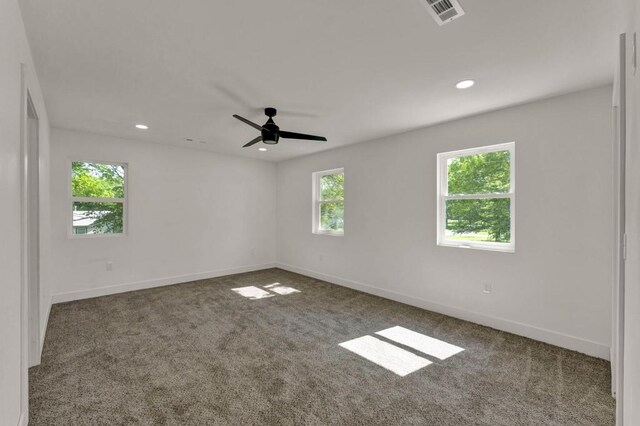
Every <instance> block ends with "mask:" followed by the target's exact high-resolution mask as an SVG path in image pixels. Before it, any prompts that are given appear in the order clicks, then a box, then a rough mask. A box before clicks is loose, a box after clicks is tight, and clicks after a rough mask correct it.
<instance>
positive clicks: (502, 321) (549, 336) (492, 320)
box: [276, 263, 611, 361]
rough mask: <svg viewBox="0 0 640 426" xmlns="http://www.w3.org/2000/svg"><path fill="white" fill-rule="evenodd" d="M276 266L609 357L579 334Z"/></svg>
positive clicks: (605, 348) (601, 347)
mask: <svg viewBox="0 0 640 426" xmlns="http://www.w3.org/2000/svg"><path fill="white" fill-rule="evenodd" d="M276 266H277V267H278V268H281V269H284V270H286V271H290V272H295V273H297V274H301V275H307V276H310V277H313V278H317V279H319V280H323V281H327V282H330V283H332V284H337V285H340V286H343V287H348V288H352V289H354V290H359V291H362V292H365V293H369V294H374V295H376V296H380V297H384V298H385V299H390V300H395V301H396V302H400V303H404V304H407V305H411V306H416V307H418V308H422V309H426V310H428V311H433V312H437V313H440V314H444V315H448V316H451V317H455V318H459V319H463V320H465V321H470V322H473V323H476V324H480V325H484V326H487V327H491V328H495V329H497V330H501V331H506V332H508V333H513V334H517V335H519V336H524V337H528V338H530V339H534V340H538V341H541V342H545V343H549V344H551V345H555V346H560V347H562V348H565V349H570V350H573V351H576V352H581V353H584V354H587V355H590V356H593V357H596V358H602V359H605V360H607V361H608V360H609V358H610V356H611V353H610V348H609V346H606V345H603V344H600V343H597V342H592V341H590V340H586V339H582V338H579V337H575V336H570V335H567V334H563V333H559V332H557V331H552V330H547V329H544V328H540V327H536V326H533V325H528V324H523V323H520V322H517V321H512V320H509V319H506V318H500V317H495V316H491V315H486V314H482V313H480V312H475V311H470V310H467V309H461V308H456V307H453V306H448V305H443V304H440V303H435V302H431V301H428V300H424V299H420V298H416V297H413V296H408V295H406V294H403V293H398V292H395V291H392V290H386V289H382V288H379V287H374V286H371V285H368V284H363V283H360V282H357V281H352V280H348V279H345V278H340V277H336V276H333V275H327V274H323V273H321V272H316V271H311V270H309V269H305V268H300V267H297V266H292V265H287V264H284V263H276Z"/></svg>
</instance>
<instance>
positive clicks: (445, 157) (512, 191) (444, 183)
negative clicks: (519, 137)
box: [436, 142, 516, 253]
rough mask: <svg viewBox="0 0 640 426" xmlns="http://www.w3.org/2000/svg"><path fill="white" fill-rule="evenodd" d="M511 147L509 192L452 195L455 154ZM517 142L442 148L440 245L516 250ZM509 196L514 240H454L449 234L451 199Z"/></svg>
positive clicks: (439, 190)
mask: <svg viewBox="0 0 640 426" xmlns="http://www.w3.org/2000/svg"><path fill="white" fill-rule="evenodd" d="M498 151H509V181H510V187H509V192H505V193H489V194H464V195H449V192H448V191H449V188H448V185H449V182H448V179H449V176H448V164H447V163H448V161H449V160H450V159H452V158H457V157H466V156H469V155H477V154H486V153H490V152H498ZM515 171H516V145H515V142H507V143H501V144H497V145H487V146H480V147H475V148H468V149H462V150H458V151H450V152H442V153H439V154H438V155H437V176H438V179H437V180H438V182H437V209H438V210H437V229H436V232H437V245H438V246H443V247H458V248H470V249H478V250H489V251H498V252H504V253H515V247H516V226H515V224H516V216H515V212H516V173H515ZM494 198H508V199H510V211H509V215H510V220H509V222H510V228H511V241H510V242H509V243H499V242H492V241H486V242H484V241H483V242H480V241H465V240H451V239H447V237H446V220H447V212H446V205H447V201H448V200H480V199H494Z"/></svg>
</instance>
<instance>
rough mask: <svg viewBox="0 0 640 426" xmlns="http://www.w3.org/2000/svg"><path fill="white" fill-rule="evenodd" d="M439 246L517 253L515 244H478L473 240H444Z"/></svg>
mask: <svg viewBox="0 0 640 426" xmlns="http://www.w3.org/2000/svg"><path fill="white" fill-rule="evenodd" d="M438 246H441V247H453V248H461V249H472V250H484V251H496V252H500V253H515V252H516V249H515V247H514V245H513V244H504V245H503V244H491V243H485V244H478V243H472V242H459V241H455V242H454V241H444V242H439V243H438Z"/></svg>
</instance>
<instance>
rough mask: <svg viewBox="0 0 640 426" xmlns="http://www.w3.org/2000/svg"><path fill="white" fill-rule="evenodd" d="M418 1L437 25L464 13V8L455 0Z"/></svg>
mask: <svg viewBox="0 0 640 426" xmlns="http://www.w3.org/2000/svg"><path fill="white" fill-rule="evenodd" d="M420 3H422V5H423V6H424V7H426V8H427V10H428V11H429V13H430V14H431V16H433V19H435V20H436V22H437V23H438V25H444V24H446V23H448V22H451V21H453V20H454V19H458V18H459V17H461V16H462V15H464V10H462V6H460V3H458V1H457V0H420Z"/></svg>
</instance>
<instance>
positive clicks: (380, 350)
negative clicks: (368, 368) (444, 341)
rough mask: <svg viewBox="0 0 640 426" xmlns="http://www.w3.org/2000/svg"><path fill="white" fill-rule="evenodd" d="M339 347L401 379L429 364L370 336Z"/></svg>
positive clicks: (416, 356) (350, 341)
mask: <svg viewBox="0 0 640 426" xmlns="http://www.w3.org/2000/svg"><path fill="white" fill-rule="evenodd" d="M340 346H342V347H343V348H345V349H348V350H350V351H351V352H353V353H356V354H358V355H360V356H361V357H363V358H365V359H367V360H369V361H371V362H373V363H375V364H378V365H379V366H381V367H384V368H386V369H387V370H390V371H393V372H394V373H396V374H397V375H399V376H403V377H404V376H406V375H407V374H410V373H413V372H414V371H417V370H419V369H421V368H423V367H426V366H427V365H429V364H431V361H429V360H427V359H425V358H422V357H419V356H418V355H414V354H412V353H411V352H409V351H406V350H404V349H400V348H398V347H397V346H394V345H392V344H391V343H387V342H383V341H382V340H380V339H376V338H375V337H372V336H363V337H358V338H357V339H353V340H349V341H348V342H344V343H340Z"/></svg>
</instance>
